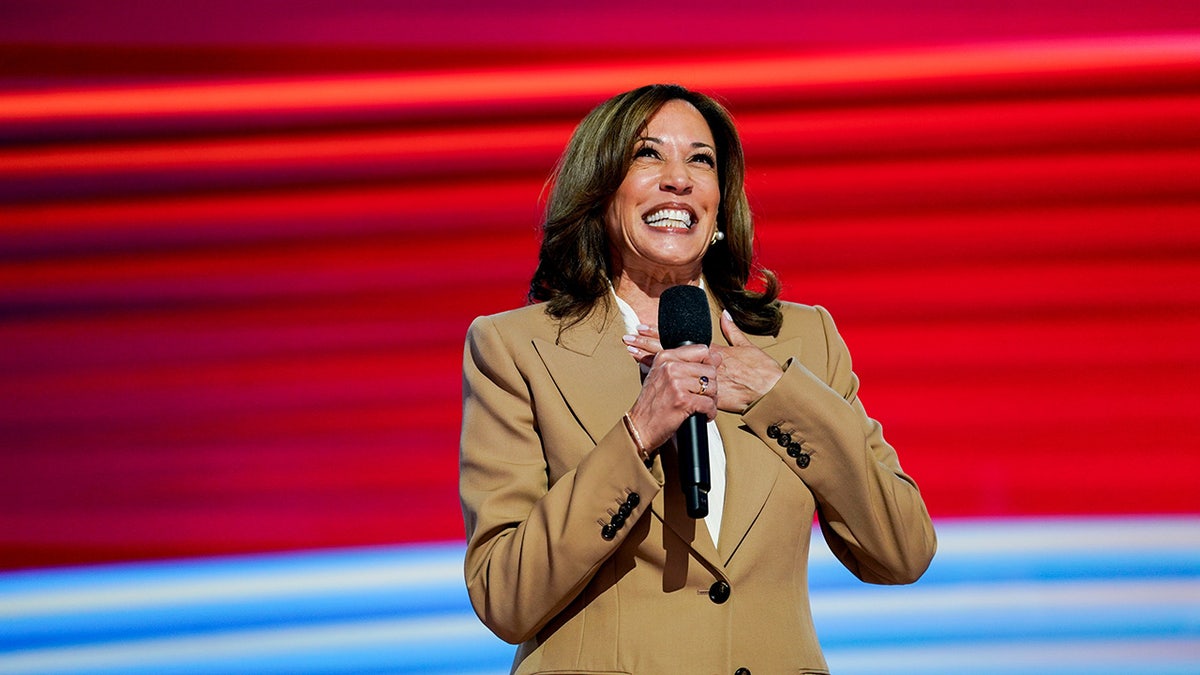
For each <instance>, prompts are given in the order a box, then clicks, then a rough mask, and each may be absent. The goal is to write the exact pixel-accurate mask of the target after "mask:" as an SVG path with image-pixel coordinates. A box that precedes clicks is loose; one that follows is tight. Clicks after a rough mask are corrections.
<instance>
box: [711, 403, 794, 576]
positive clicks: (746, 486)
mask: <svg viewBox="0 0 1200 675" xmlns="http://www.w3.org/2000/svg"><path fill="white" fill-rule="evenodd" d="M739 419H740V417H739V416H738V415H734V414H732V413H721V414H720V415H718V416H717V429H719V430H720V432H721V442H722V443H723V444H724V446H725V513H724V515H723V516H722V518H721V541H720V542H719V547H718V548H719V551H718V554H719V558H720V560H721V562H722V564H725V565H728V564H729V561H730V559H731V558H732V557H733V554H734V553H735V552H736V551H737V549H738V546H740V545H741V543H742V540H743V539H745V538H746V533H747V532H749V531H750V527H751V526H752V525H753V524H754V521H755V519H756V518H758V514H759V513H760V512H761V511H762V509H763V506H764V505H765V504H766V502H767V497H768V496H770V494H771V490H772V489H773V488H774V487H775V481H776V480H778V478H779V472H780V470H781V469H782V468H784V466H783V462H780V461H779V458H778V457H777V456H776V455H775V454H774V453H772V452H771V451H770V450H769V449H767V448H764V447H763V445H762V441H761V440H759V438H758V436H756V435H754V434H753V433H752V432H751V431H750V430H749V429H746V428H745V427H743V426H742V425H741V424H740V423H739Z"/></svg>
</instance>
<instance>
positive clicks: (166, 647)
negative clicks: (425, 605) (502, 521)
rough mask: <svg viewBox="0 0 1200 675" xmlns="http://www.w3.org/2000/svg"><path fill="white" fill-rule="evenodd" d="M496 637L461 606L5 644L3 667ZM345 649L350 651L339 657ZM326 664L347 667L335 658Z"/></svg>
mask: <svg viewBox="0 0 1200 675" xmlns="http://www.w3.org/2000/svg"><path fill="white" fill-rule="evenodd" d="M493 641H494V638H492V637H491V636H490V635H489V634H488V633H487V629H486V628H484V627H483V625H482V624H480V623H479V621H478V619H476V618H475V617H474V616H473V615H470V616H463V615H462V614H461V613H459V614H456V615H451V616H446V617H438V616H432V617H430V616H422V617H419V618H414V619H381V620H374V621H371V620H366V621H362V620H360V621H348V622H344V623H333V624H321V625H316V626H287V627H275V628H264V629H257V630H256V629H244V630H238V631H219V632H216V633H214V634H210V635H184V636H174V637H160V638H151V639H141V640H131V641H121V642H116V643H108V644H98V645H79V646H70V647H55V648H48V649H38V650H29V651H24V652H23V651H16V652H11V653H8V654H5V653H2V652H0V673H21V674H22V675H33V674H34V673H55V672H62V671H83V672H93V671H102V670H109V669H120V670H121V671H122V672H130V671H136V672H154V671H155V670H157V669H168V670H173V669H179V668H188V669H196V668H198V667H202V666H203V665H204V664H210V665H209V667H210V668H212V669H213V670H214V671H219V670H222V669H223V668H233V669H235V670H237V671H241V669H243V668H246V667H247V665H248V663H247V662H248V661H250V660H254V661H257V660H260V659H264V658H267V659H268V660H267V662H266V663H265V664H264V666H263V667H264V668H265V669H266V670H268V671H270V670H272V669H273V668H278V667H280V665H281V664H282V663H288V662H295V663H296V664H297V665H300V664H305V665H306V666H307V667H312V666H313V665H314V661H313V659H314V658H317V655H319V654H320V653H322V652H333V653H334V655H333V657H332V658H334V659H339V658H340V659H341V660H350V661H353V659H354V656H353V655H354V653H355V650H362V649H377V650H384V653H383V654H382V655H380V656H378V657H376V660H379V661H383V662H387V661H391V662H393V663H396V662H401V661H404V660H406V659H408V660H416V659H420V658H421V657H422V656H423V657H424V658H425V659H427V660H433V661H434V662H436V660H437V659H438V658H441V659H444V660H447V661H451V662H453V661H454V659H455V656H456V655H461V654H463V653H470V652H473V651H481V650H480V647H479V646H478V645H479V644H480V643H483V645H484V646H483V649H482V651H494V650H496V649H498V647H497V646H495V644H494V642H493ZM338 652H340V653H342V654H343V655H342V656H340V657H338V656H337V653H338ZM439 655H440V656H439ZM418 662H419V661H418ZM239 663H241V664H242V665H240V666H239ZM223 664H224V665H223ZM268 664H273V665H268ZM325 667H326V668H333V669H336V670H339V671H340V670H341V669H340V668H339V667H338V666H337V665H336V664H330V665H329V666H325Z"/></svg>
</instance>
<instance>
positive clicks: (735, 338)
mask: <svg viewBox="0 0 1200 675" xmlns="http://www.w3.org/2000/svg"><path fill="white" fill-rule="evenodd" d="M721 332H722V333H724V334H725V339H726V340H729V344H730V345H731V346H733V347H742V346H745V345H749V344H753V343H751V342H750V339H749V338H747V337H746V334H745V333H743V332H742V329H741V328H738V326H737V324H736V323H734V322H733V317H732V316H730V314H729V310H727V309H726V310H722V311H721Z"/></svg>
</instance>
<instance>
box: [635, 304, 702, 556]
mask: <svg viewBox="0 0 1200 675" xmlns="http://www.w3.org/2000/svg"><path fill="white" fill-rule="evenodd" d="M700 287H701V288H703V287H704V282H703V281H701V282H700ZM612 294H613V297H614V298H616V300H617V308H618V309H620V310H621V318H622V319H623V320H624V321H625V332H626V333H627V334H629V335H637V334H638V330H637V327H638V324H640V323H643V321H641V320H640V319H638V315H637V313H636V312H634V311H633V307H631V306H630V305H629V303H628V302H625V301H624V300H622V299H621V297H620V296H618V295H617V292H616V289H613V291H612ZM649 370H650V368H649V367H648V366H646V365H645V364H642V377H645V376H646V373H647V372H649ZM707 426H708V466H709V472H710V481H711V482H712V489H711V490H709V492H708V516H706V517H705V518H704V524H705V525H706V526H707V527H708V533H709V534H710V535H712V540H713V545H714V546H715V545H716V544H717V542H718V541H719V540H720V539H719V537H720V534H721V514H722V513H723V512H724V509H725V443H724V442H722V441H721V434H720V432H718V431H717V424H716V422H715V421H713V422H709V423H708V425H707ZM671 442H672V443H674V442H675V441H674V438H672V440H671Z"/></svg>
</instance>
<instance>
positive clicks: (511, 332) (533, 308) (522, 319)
mask: <svg viewBox="0 0 1200 675" xmlns="http://www.w3.org/2000/svg"><path fill="white" fill-rule="evenodd" d="M557 330H558V326H557V322H556V320H555V319H554V318H553V317H551V316H550V315H549V314H547V313H546V307H545V305H544V304H543V303H538V304H535V305H525V306H524V307H518V308H516V309H509V310H506V311H503V312H498V313H496V314H485V315H483V316H478V317H476V318H475V320H474V321H472V322H471V327H470V328H469V329H468V330H467V335H468V337H470V336H474V335H478V334H479V333H480V332H482V331H495V332H496V333H498V334H500V335H504V336H508V337H510V338H511V337H520V338H530V337H539V336H544V335H547V334H548V335H551V336H552V335H554V334H555V333H556V332H557Z"/></svg>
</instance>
